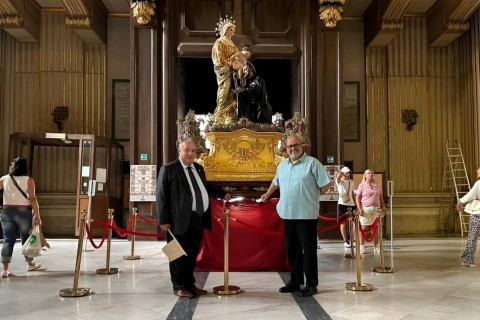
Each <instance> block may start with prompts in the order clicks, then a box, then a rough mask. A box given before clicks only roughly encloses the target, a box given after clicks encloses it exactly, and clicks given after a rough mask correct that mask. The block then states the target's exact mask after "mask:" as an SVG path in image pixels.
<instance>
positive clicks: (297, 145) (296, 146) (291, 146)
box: [287, 143, 302, 149]
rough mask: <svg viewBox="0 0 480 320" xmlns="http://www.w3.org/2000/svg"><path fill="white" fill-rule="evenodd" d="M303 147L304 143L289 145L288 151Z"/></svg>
mask: <svg viewBox="0 0 480 320" xmlns="http://www.w3.org/2000/svg"><path fill="white" fill-rule="evenodd" d="M301 145H302V143H295V144H289V145H288V146H287V149H296V148H298V147H299V146H301Z"/></svg>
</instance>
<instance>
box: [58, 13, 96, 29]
mask: <svg viewBox="0 0 480 320" xmlns="http://www.w3.org/2000/svg"><path fill="white" fill-rule="evenodd" d="M65 23H66V24H67V26H72V27H85V28H90V27H91V26H92V25H93V20H92V18H91V17H90V16H85V17H71V16H68V15H67V16H66V17H65Z"/></svg>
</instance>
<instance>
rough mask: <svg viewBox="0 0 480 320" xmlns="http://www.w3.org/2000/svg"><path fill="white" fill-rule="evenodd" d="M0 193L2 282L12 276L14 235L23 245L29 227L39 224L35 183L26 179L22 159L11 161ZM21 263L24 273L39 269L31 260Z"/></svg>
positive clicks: (0, 180)
mask: <svg viewBox="0 0 480 320" xmlns="http://www.w3.org/2000/svg"><path fill="white" fill-rule="evenodd" d="M0 189H3V209H2V218H1V221H2V232H3V246H2V258H1V259H2V264H3V271H2V278H8V277H10V276H11V275H12V274H11V272H10V269H9V265H10V263H11V261H12V253H13V247H14V246H15V242H16V240H17V235H18V234H20V239H21V241H22V245H23V244H24V243H25V241H26V240H27V238H28V237H29V236H30V229H31V228H32V224H33V225H41V224H42V221H41V219H40V213H39V206H38V201H37V197H36V195H35V182H34V181H33V179H32V178H30V177H29V176H28V166H27V160H26V159H24V158H22V157H18V158H15V159H14V160H13V162H12V165H11V169H10V172H9V174H8V175H5V176H3V177H1V178H0ZM25 261H26V262H27V271H34V270H37V269H39V268H40V267H41V264H40V263H35V262H33V258H28V257H25Z"/></svg>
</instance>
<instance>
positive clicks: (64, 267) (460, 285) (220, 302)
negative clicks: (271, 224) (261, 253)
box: [0, 238, 480, 320]
mask: <svg viewBox="0 0 480 320" xmlns="http://www.w3.org/2000/svg"><path fill="white" fill-rule="evenodd" d="M47 240H48V241H49V243H50V245H51V249H50V250H47V251H45V252H44V254H43V255H42V256H41V257H38V258H36V261H37V262H40V263H42V268H41V269H40V270H38V271H33V272H27V271H26V263H25V262H24V261H23V257H22V256H21V254H20V249H21V248H20V244H19V243H17V245H16V246H15V250H14V256H13V262H12V264H11V272H12V274H13V276H12V277H10V278H2V279H1V280H0V287H1V289H0V319H4V320H7V319H116V320H118V319H149V320H153V319H180V320H181V319H212V318H216V319H275V320H281V319H289V320H290V319H335V320H344V319H345V320H346V319H352V320H353V319H354V320H362V319H365V320H375V319H382V320H388V319H391V320H396V319H405V320H407V319H408V320H421V319H425V320H426V319H462V320H469V319H472V320H473V319H480V265H479V267H478V268H470V267H462V266H460V259H459V256H460V254H461V253H462V250H463V248H464V246H465V241H466V240H465V239H461V238H435V239H434V238H416V239H395V241H394V243H393V245H392V244H391V243H390V242H389V241H385V243H384V245H385V252H384V265H383V266H384V267H392V266H393V268H394V272H393V273H375V272H372V271H371V268H372V267H377V266H381V259H380V255H379V254H375V253H373V250H372V247H371V246H370V247H367V250H368V251H367V253H366V254H365V255H362V259H361V269H362V270H361V272H357V269H356V260H354V259H351V258H347V257H345V253H347V252H349V250H345V249H344V248H343V244H342V243H341V242H340V241H338V240H335V241H334V240H320V241H319V246H320V248H319V249H318V261H319V282H320V285H319V287H318V290H319V292H318V294H316V295H314V296H313V297H309V298H300V297H298V296H297V295H296V294H290V293H287V294H285V293H279V292H278V288H279V287H281V286H283V284H284V283H285V282H286V281H287V280H288V273H284V272H282V273H277V272H231V273H229V283H230V284H231V285H237V286H239V287H240V288H241V289H242V292H241V293H239V294H237V295H224V296H218V295H216V294H213V293H212V288H213V287H215V286H219V285H223V284H224V274H223V273H222V272H210V273H209V272H201V273H197V274H196V279H197V286H198V287H203V288H205V289H207V290H208V291H209V294H207V295H205V296H201V297H200V298H198V299H179V298H178V297H176V296H174V295H173V294H172V288H171V284H170V279H169V273H168V262H167V260H166V257H165V256H164V254H163V252H162V251H161V250H160V249H161V247H162V246H163V245H164V244H165V242H163V241H160V242H154V241H136V242H135V252H134V253H135V254H136V255H139V256H140V257H141V259H139V260H125V259H124V256H130V255H131V244H130V242H127V241H126V240H119V239H115V240H113V241H112V243H111V254H110V261H109V268H110V269H112V270H113V269H114V268H118V273H115V274H110V275H99V274H97V273H96V270H97V269H101V268H106V267H107V261H106V247H107V246H106V245H105V244H104V245H103V246H102V247H101V248H100V249H94V248H93V247H92V246H91V245H90V244H87V245H86V246H85V245H83V246H82V248H83V249H84V250H83V254H82V256H81V264H80V266H81V267H80V276H79V278H78V286H77V287H78V288H89V289H91V294H90V295H86V296H83V297H61V296H60V294H59V293H60V290H62V289H69V288H73V287H74V286H75V284H74V279H75V277H74V270H75V264H76V252H77V247H78V241H77V240H75V239H47ZM392 248H393V251H392ZM232 254H233V253H232ZM359 277H360V279H359ZM346 283H353V284H357V283H358V284H360V283H361V284H364V285H366V284H370V285H371V286H372V290H371V291H351V290H347V289H346V288H345V287H346Z"/></svg>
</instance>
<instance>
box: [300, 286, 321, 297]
mask: <svg viewBox="0 0 480 320" xmlns="http://www.w3.org/2000/svg"><path fill="white" fill-rule="evenodd" d="M315 293H317V287H303V288H302V289H301V290H300V291H299V292H298V295H299V296H300V297H311V296H312V295H314V294H315Z"/></svg>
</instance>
